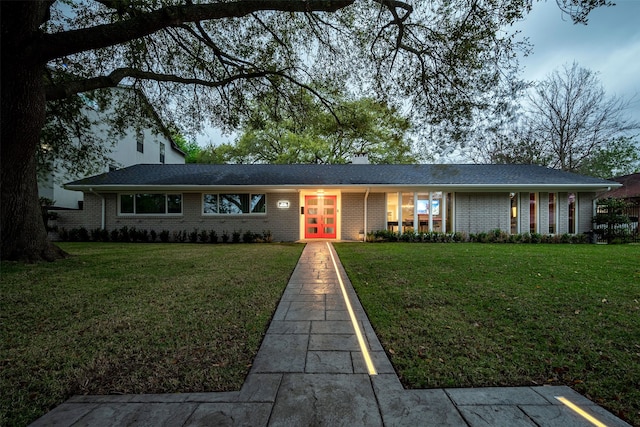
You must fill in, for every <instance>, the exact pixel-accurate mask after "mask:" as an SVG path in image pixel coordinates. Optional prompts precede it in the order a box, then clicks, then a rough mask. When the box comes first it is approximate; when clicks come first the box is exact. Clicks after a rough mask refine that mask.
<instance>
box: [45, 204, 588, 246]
mask: <svg viewBox="0 0 640 427" xmlns="http://www.w3.org/2000/svg"><path fill="white" fill-rule="evenodd" d="M567 195H568V193H558V212H559V217H558V231H557V232H558V234H562V233H565V232H567V230H568V221H567V215H568V208H567ZM519 197H520V211H519V213H518V215H519V221H520V231H521V232H522V233H524V232H528V231H529V193H528V192H521V193H520V194H519ZM594 197H595V193H579V194H578V230H577V232H578V233H583V232H585V231H588V230H590V229H591V218H592V215H593V207H592V206H593V198H594ZM279 200H287V201H289V208H287V209H281V208H278V206H277V204H278V201H279ZM104 202H105V207H106V210H105V212H106V215H105V228H106V229H107V230H109V231H111V230H114V229H120V228H122V227H125V226H126V227H128V228H132V227H135V228H137V229H140V230H155V231H156V232H158V233H159V232H161V231H162V230H168V231H169V232H171V233H172V234H173V232H178V231H186V232H191V231H193V230H194V229H198V230H207V231H210V230H215V231H216V233H217V234H218V236H221V235H222V234H223V233H224V232H225V231H226V232H227V233H228V234H231V233H232V232H233V231H241V232H245V231H251V232H254V233H262V232H264V231H267V230H268V231H271V234H272V236H273V239H274V241H296V240H298V239H299V237H300V233H299V227H300V204H299V195H298V193H297V192H289V193H268V194H267V213H266V214H264V215H233V216H232V215H229V216H208V215H203V214H202V213H201V209H202V195H201V193H184V194H183V200H182V204H183V214H182V215H179V216H166V215H157V216H119V215H118V206H117V195H116V194H111V193H105V194H104ZM367 208H368V209H367V214H368V223H367V232H369V231H376V230H383V229H385V228H386V197H385V193H370V194H369V197H368V205H367ZM538 210H539V222H540V224H539V226H540V228H539V229H540V231H541V232H542V233H543V234H546V233H547V232H548V215H549V214H548V193H540V194H539V195H538ZM509 212H510V197H509V193H455V228H456V231H460V232H465V233H480V232H488V231H491V230H494V229H500V230H503V231H506V232H509V231H510V216H509V215H510V214H509ZM58 213H59V219H58V220H57V221H56V222H55V225H57V226H58V227H59V228H65V229H67V230H68V229H72V228H79V227H85V228H86V229H88V230H93V229H96V228H100V226H101V221H102V197H101V196H98V195H95V194H92V193H85V195H84V210H72V211H58ZM449 221H450V219H449ZM341 224H342V228H341V236H339V237H340V238H341V239H343V240H358V239H359V238H360V236H359V233H360V231H362V230H363V228H364V193H343V194H342V205H341ZM52 225H53V223H52Z"/></svg>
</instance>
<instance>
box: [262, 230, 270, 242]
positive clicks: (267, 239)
mask: <svg viewBox="0 0 640 427" xmlns="http://www.w3.org/2000/svg"><path fill="white" fill-rule="evenodd" d="M262 240H263V241H264V242H265V243H271V242H273V235H272V234H271V230H266V231H263V232H262Z"/></svg>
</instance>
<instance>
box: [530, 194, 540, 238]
mask: <svg viewBox="0 0 640 427" xmlns="http://www.w3.org/2000/svg"><path fill="white" fill-rule="evenodd" d="M537 201H538V194H537V193H529V233H537V232H538V206H537V204H538V203H537Z"/></svg>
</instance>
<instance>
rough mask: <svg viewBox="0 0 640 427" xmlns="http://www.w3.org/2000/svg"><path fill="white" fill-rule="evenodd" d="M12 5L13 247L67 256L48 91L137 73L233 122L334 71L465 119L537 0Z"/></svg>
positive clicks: (493, 82)
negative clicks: (46, 187) (44, 198)
mask: <svg viewBox="0 0 640 427" xmlns="http://www.w3.org/2000/svg"><path fill="white" fill-rule="evenodd" d="M558 1H560V2H561V3H562V2H564V3H565V4H567V5H573V4H576V1H575V0H558ZM603 3H604V2H603V1H602V0H580V1H579V2H578V5H579V6H580V7H579V9H577V11H574V10H569V12H570V13H572V14H573V16H574V18H580V16H581V14H583V13H585V15H584V16H585V17H586V14H588V12H589V11H590V10H591V9H593V8H594V7H597V6H600V5H602V4H603ZM0 7H1V8H2V10H1V20H2V30H1V31H2V38H1V42H2V88H1V89H2V123H3V126H2V138H1V141H2V142H1V143H2V147H1V162H2V165H1V166H2V168H1V172H0V178H1V181H0V185H1V186H2V200H1V205H2V207H1V217H0V221H1V223H2V248H1V249H2V258H3V259H28V260H38V259H55V258H56V257H59V256H61V255H62V254H61V252H60V251H59V250H57V249H56V248H54V247H53V246H52V245H50V243H49V242H48V240H47V237H46V232H45V230H44V227H43V225H42V221H41V218H40V209H39V206H38V198H37V182H36V160H35V159H36V152H37V150H38V147H39V144H40V141H41V136H42V130H43V127H44V125H45V122H46V117H47V103H51V102H55V101H60V100H68V99H72V98H73V97H74V96H77V95H78V94H82V93H88V92H91V91H95V90H98V89H104V88H111V87H116V86H118V85H121V84H126V85H129V86H131V87H133V88H135V89H139V90H141V91H142V92H143V93H144V95H145V96H146V97H147V98H148V99H149V101H150V102H151V103H152V104H153V105H154V106H155V107H156V108H157V109H158V110H159V114H160V115H161V117H162V118H163V119H164V120H165V122H168V123H171V122H174V123H180V125H181V126H184V127H185V128H186V129H193V130H195V129H198V128H199V127H201V126H202V125H203V124H204V123H206V122H210V123H212V124H214V125H217V126H221V127H223V128H227V129H231V128H234V127H236V126H237V125H238V124H239V123H240V122H241V120H242V118H243V117H246V116H247V112H248V111H249V110H250V108H251V106H252V105H255V102H256V101H257V100H260V99H261V98H263V97H264V96H267V95H277V96H278V97H279V98H281V99H286V98H288V97H290V96H292V95H293V94H295V93H296V92H297V91H298V90H299V89H300V88H303V89H305V90H307V91H309V92H310V93H312V94H313V95H314V96H316V97H317V98H318V99H319V100H321V101H322V103H323V104H324V105H325V106H326V107H327V108H329V109H330V108H331V107H332V105H333V99H332V94H331V93H330V92H326V91H325V87H324V86H323V85H322V82H323V81H325V82H327V85H326V87H333V86H335V82H340V84H342V85H344V86H345V87H349V88H353V90H354V91H356V92H357V93H356V95H357V96H363V95H367V96H371V97H373V98H374V99H376V101H385V102H387V103H389V105H391V106H397V105H399V104H400V103H403V104H404V105H407V106H408V107H409V108H410V111H411V112H412V117H411V119H412V120H416V119H419V120H420V121H422V122H424V123H436V124H439V125H442V126H444V127H448V128H450V129H456V128H462V127H464V126H466V125H468V124H469V123H472V122H473V115H474V114H475V113H476V112H478V111H481V110H483V109H486V108H491V107H492V106H494V105H495V102H496V97H495V93H493V92H492V91H491V89H492V88H495V87H498V84H497V83H498V81H499V80H500V79H501V78H502V77H503V76H511V75H513V74H512V73H513V72H514V71H515V70H516V69H517V64H516V63H515V51H516V50H517V49H518V48H519V46H518V43H516V41H515V39H514V38H513V34H510V33H508V32H507V31H505V29H506V28H508V25H509V24H511V23H513V22H514V21H516V20H518V19H521V18H522V17H523V16H524V15H525V14H526V13H527V12H528V10H529V9H530V7H531V1H530V0H438V1H435V0H434V1H428V2H424V1H394V0H368V1H367V0H305V1H302V0H300V1H295V0H261V1H258V0H237V1H233V0H225V1H222V0H220V1H209V2H205V1H196V0H155V1H137V0H59V1H54V0H50V1H49V0H38V1H21V2H17V1H16V2H1V3H0ZM311 82H320V84H319V85H318V86H316V87H311ZM125 110H126V109H125ZM49 111H51V110H50V109H49ZM119 114H121V115H125V114H126V112H125V111H123V112H119Z"/></svg>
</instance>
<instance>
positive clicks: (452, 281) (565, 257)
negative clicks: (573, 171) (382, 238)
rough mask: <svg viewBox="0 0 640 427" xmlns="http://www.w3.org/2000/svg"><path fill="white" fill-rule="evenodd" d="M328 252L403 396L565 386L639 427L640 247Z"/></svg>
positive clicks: (399, 247)
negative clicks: (414, 391)
mask: <svg viewBox="0 0 640 427" xmlns="http://www.w3.org/2000/svg"><path fill="white" fill-rule="evenodd" d="M335 246H336V249H337V251H338V254H339V256H340V259H341V261H342V263H343V265H344V267H345V269H346V271H347V272H348V274H349V277H350V279H351V281H352V282H353V285H354V287H355V288H356V291H357V293H358V296H359V297H360V300H361V302H362V304H363V306H364V307H365V310H366V311H367V314H368V316H369V319H370V320H371V323H372V324H373V327H374V328H375V330H376V332H377V334H378V337H379V338H380V340H381V342H382V344H383V346H384V348H385V349H386V351H387V353H388V355H389V357H390V359H391V361H392V363H393V365H394V366H395V368H396V370H397V371H398V374H399V375H400V378H401V380H402V382H403V383H404V384H405V386H407V387H409V388H439V387H484V386H529V385H543V384H566V385H568V386H570V387H572V388H574V389H575V390H577V391H578V392H580V393H582V394H584V395H586V396H587V397H588V398H590V399H592V400H593V401H595V402H596V403H598V404H600V405H602V406H604V407H605V408H607V409H608V410H610V411H611V412H613V413H614V414H616V415H618V416H620V417H622V418H624V419H626V420H628V421H631V423H632V424H635V425H640V246H633V245H615V246H603V245H517V244H407V243H381V244H336V245H335Z"/></svg>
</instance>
